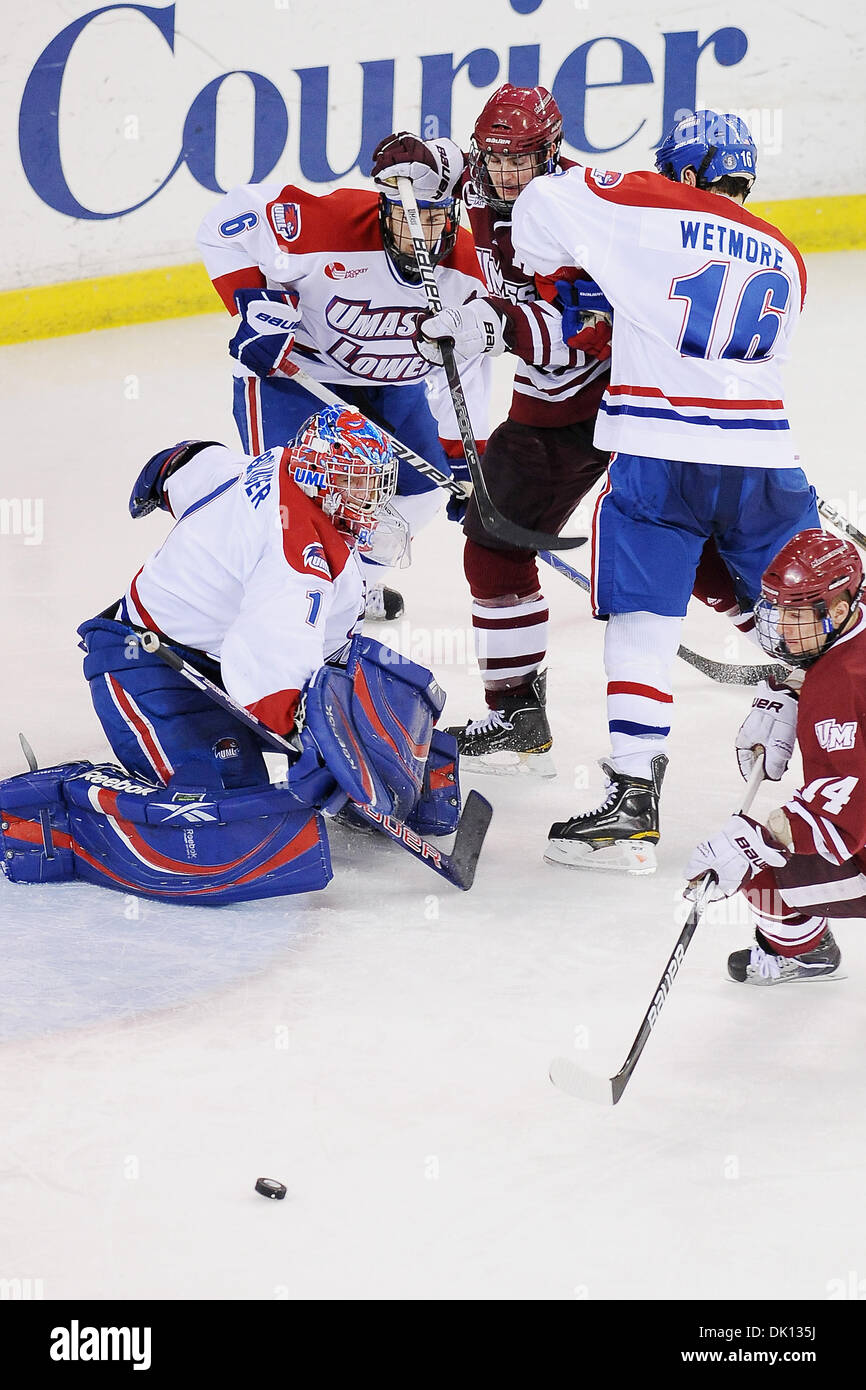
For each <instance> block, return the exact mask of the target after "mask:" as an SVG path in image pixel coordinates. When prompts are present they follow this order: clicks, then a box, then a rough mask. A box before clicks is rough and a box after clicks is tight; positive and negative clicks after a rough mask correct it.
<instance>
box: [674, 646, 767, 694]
mask: <svg viewBox="0 0 866 1390" xmlns="http://www.w3.org/2000/svg"><path fill="white" fill-rule="evenodd" d="M677 656H678V657H679V658H680V659H681V660H682V661H685V662H687V663H688V664H689V666H694V667H695V668H696V670H698V671H700V672H701V673H702V674H703V675H705V676H709V678H710V680H712V681H719V682H720V684H722V685H760V683H761V681H762V680H768V679H769V678H770V676H773V677H775V679H776V680H778V681H783V680H784V679H785V677H786V676H787V674H788V668H787V666H782V665H780V664H779V663H778V662H773V663H769V664H766V665H764V664H763V663H762V664H760V665H757V666H750V665H747V664H737V663H736V662H729V661H713V660H711V658H710V657H708V656H701V655H700V653H699V652H691V651H689V649H688V647H680V648H679V649H678V650H677Z"/></svg>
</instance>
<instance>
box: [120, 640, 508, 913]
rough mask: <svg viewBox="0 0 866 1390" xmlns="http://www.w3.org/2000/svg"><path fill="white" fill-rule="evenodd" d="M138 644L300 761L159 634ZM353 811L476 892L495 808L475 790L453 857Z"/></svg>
mask: <svg viewBox="0 0 866 1390" xmlns="http://www.w3.org/2000/svg"><path fill="white" fill-rule="evenodd" d="M138 640H139V641H140V642H141V645H142V647H143V648H144V650H145V651H146V652H148V653H150V654H151V655H155V656H158V657H160V659H161V660H162V661H164V662H165V664H166V666H170V667H171V668H172V670H173V671H177V673H178V674H179V675H181V676H183V677H184V679H185V680H187V681H189V683H190V685H194V686H196V688H197V689H198V690H200V691H201V692H202V694H204V695H207V697H208V699H209V700H213V702H214V704H215V705H219V706H220V708H221V709H224V710H225V711H226V713H227V714H231V715H233V716H234V718H235V719H237V720H238V721H239V722H240V723H241V724H246V726H247V728H249V729H252V730H253V731H254V732H255V733H257V734H258V735H259V737H260V738H261V739H262V741H263V742H264V743H268V744H270V746H271V748H274V749H275V750H276V751H277V752H278V753H285V754H286V756H287V757H288V759H289V761H290V762H295V761H296V760H297V758H298V757H299V755H300V754H301V752H302V751H303V750H302V747H301V743H300V740H299V739H298V738H297V735H296V736H295V740H294V741H292V740H290V739H287V738H283V736H282V734H278V733H276V732H275V731H274V730H273V729H269V728H268V726H267V724H263V723H262V721H261V720H260V719H257V718H256V716H255V715H254V714H250V712H249V710H245V709H244V708H243V706H242V705H238V704H236V703H235V701H234V700H233V699H232V698H231V696H230V695H227V694H226V692H225V691H224V690H221V689H220V687H219V686H218V685H215V684H214V682H213V681H211V680H208V678H207V676H205V675H203V674H202V672H201V671H198V670H196V668H195V667H194V666H190V664H189V662H187V661H184V659H183V657H182V656H179V655H178V653H177V652H176V651H175V650H174V648H173V647H170V646H168V645H167V644H166V643H165V642H163V641H162V639H161V638H160V636H159V634H158V633H156V632H143V633H139V634H138ZM352 807H353V809H354V810H356V811H358V812H360V813H361V814H362V815H363V816H365V817H366V819H367V820H369V821H370V823H371V824H372V825H374V826H375V827H376V829H377V830H381V832H382V834H383V835H387V836H388V837H389V839H392V840H395V841H396V842H397V844H399V845H400V847H401V849H405V850H408V852H409V853H410V854H412V855H414V856H415V858H416V859H418V860H420V861H421V862H422V863H424V864H426V865H427V866H428V868H431V869H432V870H433V871H434V873H437V874H440V875H441V877H442V878H445V879H447V880H448V882H449V883H453V884H454V887H455V888H462V889H463V891H464V892H466V891H467V889H469V888H471V887H472V882H473V879H474V878H475V868H476V865H477V863H478V857H479V855H480V854H481V846H482V845H483V844H484V837H485V835H486V834H487V827H488V826H489V824H490V821H491V818H492V816H493V807H492V806H491V805H490V802H489V801H485V799H484V797H483V796H481V795H480V794H479V793H478V792H476V791H471V792H470V793H469V795H468V796H467V798H466V804H465V805H464V807H463V814H462V815H461V817H460V821H459V823H458V826H457V834H456V837H455V839H454V845H453V847H452V849H451V853H450V854H446V853H445V852H444V850H441V849H437V847H436V846H435V845H433V844H431V843H430V841H429V840H425V839H424V838H423V836H421V835H418V834H416V832H415V831H414V830H411V829H410V828H409V826H408V825H405V824H404V823H403V821H401V820H397V819H396V817H394V816H383V815H382V814H381V812H379V811H374V810H372V809H371V808H370V807H369V806H361V805H359V804H358V803H357V802H354V801H353V802H352Z"/></svg>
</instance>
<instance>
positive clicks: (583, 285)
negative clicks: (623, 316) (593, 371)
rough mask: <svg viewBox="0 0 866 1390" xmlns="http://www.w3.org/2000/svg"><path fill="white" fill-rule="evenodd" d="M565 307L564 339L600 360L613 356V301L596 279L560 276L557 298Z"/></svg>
mask: <svg viewBox="0 0 866 1390" xmlns="http://www.w3.org/2000/svg"><path fill="white" fill-rule="evenodd" d="M554 303H555V304H556V305H557V307H558V308H561V309H562V341H563V342H564V343H565V344H566V345H567V346H568V347H570V348H577V349H578V350H579V351H580V352H584V353H586V354H587V356H589V357H595V358H597V359H598V361H599V362H605V361H606V360H607V358H608V357H610V340H611V334H612V324H613V305H612V304H611V302H610V300H609V299H608V298H607V296H606V295H605V293H604V291H603V290H602V289H601V288H600V286H599V285H597V284H596V283H595V281H594V280H574V281H571V280H557V281H556V300H555V301H554Z"/></svg>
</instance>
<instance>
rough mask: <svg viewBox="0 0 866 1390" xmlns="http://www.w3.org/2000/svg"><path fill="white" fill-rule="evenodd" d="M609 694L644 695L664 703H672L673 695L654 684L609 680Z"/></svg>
mask: <svg viewBox="0 0 866 1390" xmlns="http://www.w3.org/2000/svg"><path fill="white" fill-rule="evenodd" d="M607 693H608V695H642V696H643V698H644V699H645V700H660V701H661V702H662V704H664V705H672V704H673V702H674V697H673V695H669V694H668V693H667V692H666V691H664V690H656V688H655V686H654V685H638V684H637V682H636V681H608V683H607Z"/></svg>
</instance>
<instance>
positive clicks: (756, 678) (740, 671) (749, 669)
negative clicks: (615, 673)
mask: <svg viewBox="0 0 866 1390" xmlns="http://www.w3.org/2000/svg"><path fill="white" fill-rule="evenodd" d="M538 558H539V560H544V562H545V564H548V565H550V566H552V568H553V569H555V570H558V571H559V573H560V574H564V575H565V577H566V579H570V580H571V582H572V584H576V585H577V587H578V588H579V589H583V590H584V592H585V593H589V580H588V579H587V577H586V575H585V574H581V573H580V571H579V570H576V569H574V568H573V566H571V565H569V564H568V563H567V562H566V561H565V560H561V559H560V558H559V556H558V555H551V554H550V552H549V551H547V550H539V552H538ZM677 656H678V657H679V658H680V659H681V660H682V661H685V662H688V664H689V666H694V667H695V668H696V670H698V671H701V672H702V673H703V674H704V675H705V676H709V678H710V680H712V681H719V682H720V684H722V685H758V684H759V683H760V682H761V681H762V680H767V679H768V678H769V677H770V676H775V677H776V679H777V680H779V681H783V680H784V679H785V677H786V676H787V674H788V668H787V666H782V665H781V664H777V663H774V664H773V665H768V666H744V665H740V664H737V663H731V662H727V661H711V660H710V658H709V657H708V656H701V655H700V654H699V653H698V652H693V651H690V650H689V648H688V647H678V648H677Z"/></svg>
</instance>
